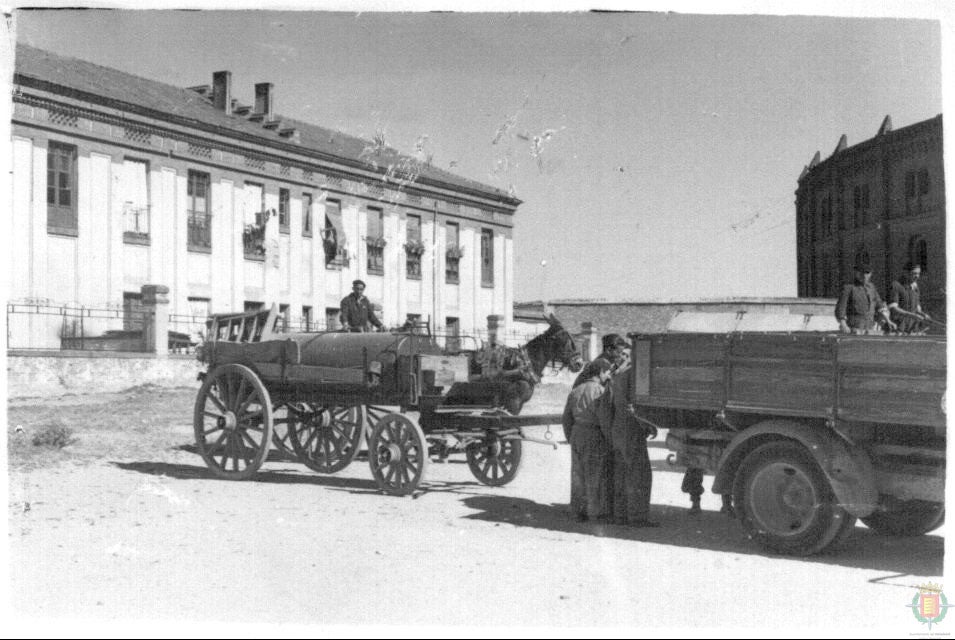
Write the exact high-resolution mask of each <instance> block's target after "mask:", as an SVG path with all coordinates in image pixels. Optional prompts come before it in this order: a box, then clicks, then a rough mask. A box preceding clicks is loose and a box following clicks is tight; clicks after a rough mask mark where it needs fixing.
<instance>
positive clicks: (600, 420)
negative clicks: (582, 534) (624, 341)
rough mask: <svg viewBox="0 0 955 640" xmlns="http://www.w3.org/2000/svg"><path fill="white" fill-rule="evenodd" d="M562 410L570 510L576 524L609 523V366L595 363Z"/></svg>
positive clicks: (596, 361)
mask: <svg viewBox="0 0 955 640" xmlns="http://www.w3.org/2000/svg"><path fill="white" fill-rule="evenodd" d="M581 375H582V376H584V381H583V382H582V383H581V384H579V385H578V386H576V387H574V388H573V389H572V390H571V392H570V395H569V396H567V404H566V405H565V406H564V415H563V420H562V422H563V426H564V435H565V436H566V437H567V440H568V441H569V442H570V451H571V453H570V455H571V465H570V469H571V470H570V476H571V477H570V510H571V513H573V515H574V517H575V518H576V519H577V520H578V521H584V520H593V521H597V522H609V521H610V519H611V517H612V513H611V478H610V473H611V468H610V464H611V450H610V423H611V416H612V411H613V407H612V406H611V398H610V394H609V393H607V390H606V389H605V388H604V384H605V383H606V382H607V381H608V380H609V379H610V364H609V363H608V362H607V361H606V360H603V359H599V358H598V359H596V360H594V361H593V362H591V363H589V364H588V365H587V366H586V367H584V371H583V373H582V374H581Z"/></svg>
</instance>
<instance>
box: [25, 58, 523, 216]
mask: <svg viewBox="0 0 955 640" xmlns="http://www.w3.org/2000/svg"><path fill="white" fill-rule="evenodd" d="M15 72H16V77H15V78H14V82H16V83H22V84H27V83H28V79H33V80H36V81H40V82H41V83H49V84H50V85H55V88H52V89H51V90H52V91H54V92H62V90H63V89H64V88H65V89H67V90H68V91H70V92H72V93H74V94H75V95H76V97H81V98H82V99H83V100H87V101H89V102H101V103H108V102H120V103H125V104H127V105H134V106H136V107H139V108H140V109H145V110H147V111H149V112H150V113H152V114H153V115H154V117H157V118H162V117H163V115H164V114H168V116H171V117H172V118H171V119H174V120H175V121H178V122H181V123H184V124H189V125H193V126H197V127H198V128H206V129H208V128H209V127H213V128H216V129H218V130H219V132H220V133H224V134H225V135H228V133H229V132H233V133H236V134H240V135H242V136H244V137H248V136H254V137H255V138H258V139H259V141H260V142H261V143H263V144H266V145H280V146H281V145H285V146H286V148H288V147H289V146H293V147H294V148H295V149H297V150H302V151H305V152H308V151H313V152H318V153H319V154H322V155H325V156H332V157H333V158H334V159H337V160H341V161H343V163H345V164H351V165H356V164H360V165H361V167H362V168H363V169H372V163H374V165H377V170H378V171H379V172H380V173H384V172H385V171H386V170H387V168H388V166H389V165H400V164H405V165H406V166H407V165H410V164H411V163H413V162H414V161H413V159H412V158H411V157H410V156H405V155H401V154H399V153H398V152H397V151H396V150H394V149H391V148H390V147H381V148H375V145H374V144H373V143H372V142H371V141H368V140H363V139H361V138H357V137H355V136H350V135H347V134H344V133H341V132H339V131H334V130H332V129H326V128H324V127H320V126H317V125H313V124H309V123H307V122H301V121H298V120H291V119H289V118H283V117H282V116H281V115H278V114H276V115H275V117H274V120H275V121H281V128H282V129H287V128H294V129H296V130H297V132H298V134H299V141H298V142H297V143H292V142H290V141H289V140H288V139H286V138H283V137H281V136H280V135H279V134H278V131H277V130H270V129H266V128H264V127H263V126H262V124H261V123H258V122H253V121H251V120H249V119H248V118H247V117H243V116H239V115H227V114H226V113H225V112H223V111H219V110H218V109H216V108H215V107H213V106H212V104H211V102H210V101H209V99H208V98H206V97H204V96H203V95H201V94H200V93H198V92H196V91H194V90H191V89H183V88H180V87H175V86H172V85H169V84H165V83H162V82H157V81H155V80H148V79H146V78H141V77H139V76H135V75H132V74H129V73H125V72H123V71H119V70H117V69H113V68H110V67H104V66H100V65H97V64H93V63H91V62H87V61H85V60H79V59H76V58H70V57H66V56H61V55H58V54H55V53H51V52H49V51H45V50H43V49H37V48H36V47H31V46H29V45H25V44H22V43H20V44H17V53H16V62H15ZM210 75H211V73H210ZM222 130H225V131H222ZM369 150H374V152H373V153H370V151H369ZM415 166H416V167H420V171H421V173H420V177H419V178H418V180H419V181H420V182H423V183H429V182H431V183H439V184H440V185H441V186H450V187H456V188H461V189H467V190H470V191H477V192H479V193H480V194H482V195H484V196H489V197H491V198H492V199H494V200H498V201H501V202H505V203H507V204H510V205H513V206H516V205H517V204H519V203H520V200H518V199H516V198H514V197H512V196H509V195H508V194H507V193H506V192H505V191H502V190H501V189H497V188H495V187H491V186H488V185H485V184H482V183H480V182H476V181H474V180H469V179H468V178H464V177H461V176H458V175H455V174H453V173H450V172H448V171H444V170H442V169H439V168H437V167H435V166H433V165H421V164H420V163H419V164H417V165H415Z"/></svg>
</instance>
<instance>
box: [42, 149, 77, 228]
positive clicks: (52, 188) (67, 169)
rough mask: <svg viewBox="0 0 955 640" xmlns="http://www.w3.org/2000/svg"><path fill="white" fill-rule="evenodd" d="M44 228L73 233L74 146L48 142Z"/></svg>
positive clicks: (75, 225) (75, 221) (74, 190)
mask: <svg viewBox="0 0 955 640" xmlns="http://www.w3.org/2000/svg"><path fill="white" fill-rule="evenodd" d="M46 228H47V232H49V233H54V234H59V235H66V236H76V235H78V234H79V228H78V220H77V215H76V147H75V146H73V145H71V144H61V143H59V142H52V141H51V142H50V144H49V148H48V149H47V154H46Z"/></svg>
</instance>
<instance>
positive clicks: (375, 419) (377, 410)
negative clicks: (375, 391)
mask: <svg viewBox="0 0 955 640" xmlns="http://www.w3.org/2000/svg"><path fill="white" fill-rule="evenodd" d="M391 414H392V410H391V409H389V408H388V407H379V406H377V405H373V404H366V405H365V435H366V436H367V438H368V439H371V432H372V431H374V430H375V427H376V426H378V423H379V422H381V419H382V418H384V417H385V416H390V415H391Z"/></svg>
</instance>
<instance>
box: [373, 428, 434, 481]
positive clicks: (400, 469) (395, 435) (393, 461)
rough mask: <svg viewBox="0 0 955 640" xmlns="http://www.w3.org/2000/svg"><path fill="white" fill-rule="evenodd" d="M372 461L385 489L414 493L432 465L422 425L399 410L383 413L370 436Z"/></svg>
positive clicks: (374, 471) (377, 478)
mask: <svg viewBox="0 0 955 640" xmlns="http://www.w3.org/2000/svg"><path fill="white" fill-rule="evenodd" d="M368 464H369V466H371V475H372V476H373V477H374V478H375V482H376V483H378V487H379V488H380V489H381V490H382V491H384V492H385V493H389V494H391V495H393V496H406V495H409V494H410V493H412V492H413V491H414V490H415V489H416V488H417V487H418V485H419V484H420V483H421V482H422V480H423V479H424V476H425V471H426V469H427V467H428V443H427V441H426V440H425V438H424V432H423V431H422V430H421V427H420V426H418V425H417V424H415V423H414V422H412V421H411V420H409V419H408V418H406V417H405V416H403V415H401V414H399V413H392V414H390V415H387V416H384V417H382V418H381V419H380V420H378V423H377V424H376V425H375V428H374V429H372V431H371V434H370V435H369V436H368Z"/></svg>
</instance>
